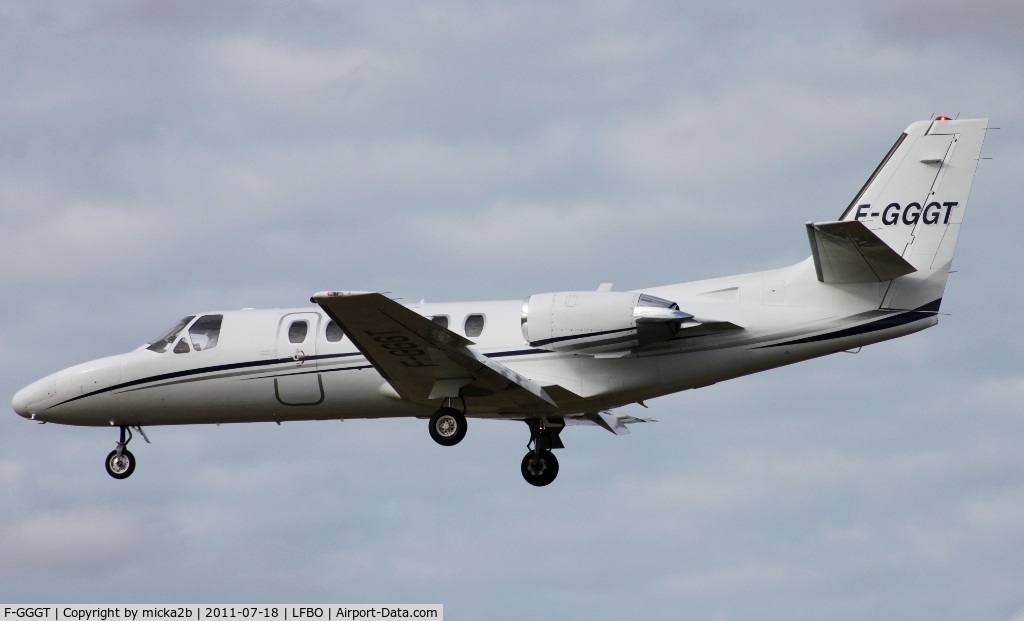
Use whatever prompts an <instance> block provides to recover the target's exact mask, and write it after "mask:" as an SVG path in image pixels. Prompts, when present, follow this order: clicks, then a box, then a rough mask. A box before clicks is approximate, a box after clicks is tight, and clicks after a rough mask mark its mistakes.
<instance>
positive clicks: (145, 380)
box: [46, 352, 365, 410]
mask: <svg viewBox="0 0 1024 621" xmlns="http://www.w3.org/2000/svg"><path fill="white" fill-rule="evenodd" d="M360 355H361V354H359V353H356V352H353V353H347V354H323V355H318V356H309V357H308V358H306V360H329V359H334V358H347V357H351V356H360ZM294 362H295V360H294V359H292V358H274V359H272V360H250V361H248V362H233V363H231V364H218V365H214V366H209V367H199V368H198V369H186V370H184V371H174V372H173V373H161V374H159V375H151V376H149V377H142V378H139V379H136V380H132V381H130V382H122V383H120V384H114V385H113V386H107V387H105V388H100V389H99V390H94V391H92V392H88V393H85V394H84V395H78V396H77V397H72V398H71V399H67V400H65V401H61V402H60V403H55V404H53V405H51V406H50V407H48V408H46V409H48V410H49V409H51V408H55V407H57V406H59V405H64V404H65V403H71V402H72V401H78V400H79V399H85V398H86V397H92V396H95V395H100V394H104V393H108V392H113V391H115V390H122V389H125V388H131V387H133V386H139V387H140V388H150V386H143V384H152V383H156V382H164V381H166V380H174V379H178V378H186V377H191V376H196V375H203V374H208V373H218V372H220V371H234V370H237V369H255V368H259V367H268V366H272V365H277V364H288V363H294ZM347 368H355V367H347ZM364 368H365V367H364ZM339 370H340V369H339ZM236 375H239V374H235V373H231V374H219V375H216V376H214V377H202V378H196V380H205V379H217V378H220V377H234V376H236ZM174 383H179V382H169V383H168V384H162V385H169V384H174Z"/></svg>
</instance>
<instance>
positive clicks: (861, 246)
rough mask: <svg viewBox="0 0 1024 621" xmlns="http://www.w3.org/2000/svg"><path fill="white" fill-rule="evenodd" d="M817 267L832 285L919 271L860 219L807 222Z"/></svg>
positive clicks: (876, 280)
mask: <svg viewBox="0 0 1024 621" xmlns="http://www.w3.org/2000/svg"><path fill="white" fill-rule="evenodd" d="M807 238H808V240H809V241H810V242H811V254H812V255H813V256H814V269H815V271H816V272H817V273H818V280H820V281H821V282H824V283H828V284H830V285H850V284H855V283H866V282H882V281H885V280H892V279H893V278H898V277H900V276H905V275H906V274H910V273H912V272H916V271H917V270H916V269H915V268H914V266H913V265H911V264H910V263H908V262H907V260H906V259H904V258H903V257H901V256H900V255H899V253H897V252H896V251H895V250H893V249H892V248H890V247H889V246H888V245H887V244H886V243H885V242H884V241H882V240H881V239H879V238H878V236H877V235H875V234H874V233H872V232H871V231H870V230H869V229H868V227H866V226H864V224H863V223H862V222H860V221H858V220H844V221H839V222H818V223H815V222H808V223H807Z"/></svg>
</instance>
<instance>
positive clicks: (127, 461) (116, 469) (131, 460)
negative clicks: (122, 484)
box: [106, 425, 135, 479]
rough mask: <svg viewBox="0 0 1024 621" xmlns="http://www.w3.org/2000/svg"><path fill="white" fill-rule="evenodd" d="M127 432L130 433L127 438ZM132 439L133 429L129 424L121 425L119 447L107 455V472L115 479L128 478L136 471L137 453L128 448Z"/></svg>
mask: <svg viewBox="0 0 1024 621" xmlns="http://www.w3.org/2000/svg"><path fill="white" fill-rule="evenodd" d="M125 434H127V435H128V437H127V438H125ZM131 441H132V430H131V429H129V428H128V426H127V425H121V439H120V440H119V441H118V443H117V448H116V449H114V450H112V451H110V455H107V462H106V466H107V474H109V475H110V476H112V477H114V478H115V479H127V478H128V477H130V476H132V473H133V472H135V455H132V452H131V451H129V450H128V443H129V442H131Z"/></svg>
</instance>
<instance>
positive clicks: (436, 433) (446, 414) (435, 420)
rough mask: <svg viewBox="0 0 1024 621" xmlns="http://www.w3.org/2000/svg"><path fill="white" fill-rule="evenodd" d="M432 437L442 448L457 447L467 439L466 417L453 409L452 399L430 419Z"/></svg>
mask: <svg viewBox="0 0 1024 621" xmlns="http://www.w3.org/2000/svg"><path fill="white" fill-rule="evenodd" d="M430 437H431V438H433V439H434V442H437V443H438V444H440V445H441V446H455V445H456V444H458V443H459V442H462V439H463V438H465V437H466V416H465V414H463V413H462V412H460V411H458V410H456V409H455V408H453V407H452V400H451V399H447V400H446V401H445V405H444V407H442V408H441V409H439V410H438V411H436V412H434V415H433V416H431V417H430Z"/></svg>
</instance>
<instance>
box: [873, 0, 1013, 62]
mask: <svg viewBox="0 0 1024 621" xmlns="http://www.w3.org/2000/svg"><path fill="white" fill-rule="evenodd" d="M864 6H865V16H866V18H867V24H868V26H869V28H871V30H872V31H873V32H874V33H875V34H876V35H877V36H878V37H879V38H881V39H882V40H884V41H886V42H887V43H891V44H895V45H906V44H907V43H911V42H912V43H913V44H915V45H926V46H927V45H931V46H936V47H946V46H950V45H952V46H954V47H967V46H972V45H979V44H980V45H984V46H992V47H994V48H996V49H1000V50H1006V51H1010V52H1014V53H1019V52H1020V51H1021V50H1022V49H1024V6H1021V4H1020V3H1019V2H1014V1H1013V0H981V1H974V0H970V1H968V0H937V1H925V0H897V1H895V2H873V1H871V2H865V3H864ZM937 60H938V59H937ZM942 64H943V63H942V62H941V61H938V62H936V65H937V66H939V67H941V66H942Z"/></svg>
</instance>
